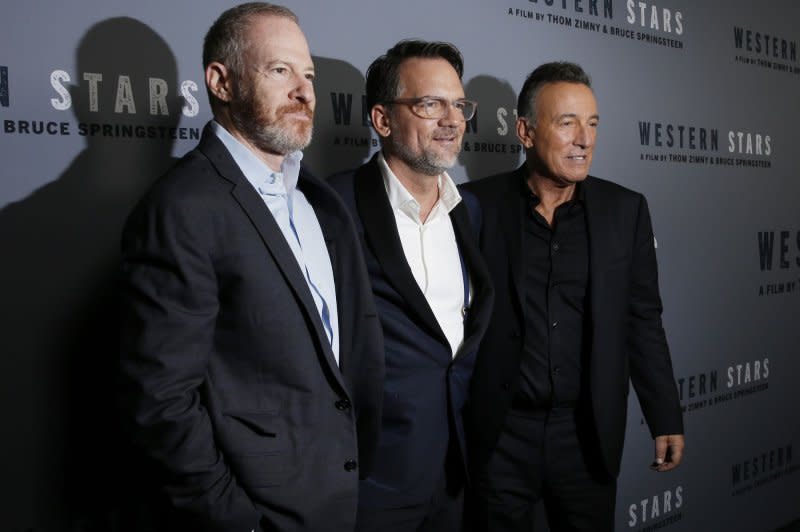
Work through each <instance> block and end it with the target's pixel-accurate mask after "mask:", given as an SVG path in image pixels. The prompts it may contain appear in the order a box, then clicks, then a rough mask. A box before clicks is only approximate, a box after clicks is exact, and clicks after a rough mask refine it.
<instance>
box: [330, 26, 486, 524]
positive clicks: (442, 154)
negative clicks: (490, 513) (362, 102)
mask: <svg viewBox="0 0 800 532" xmlns="http://www.w3.org/2000/svg"><path fill="white" fill-rule="evenodd" d="M462 71H463V62H462V58H461V54H460V52H459V51H458V50H457V49H456V48H455V47H454V46H452V45H450V44H447V43H441V42H424V41H402V42H400V43H398V44H397V45H395V46H394V47H392V48H391V49H390V50H388V51H387V52H386V54H385V55H383V56H381V57H379V58H378V59H376V60H375V61H374V62H373V63H372V65H371V66H370V67H369V70H368V71H367V105H368V107H369V109H370V117H371V119H372V127H373V128H374V129H375V132H376V133H377V134H378V136H379V137H380V141H381V150H380V152H378V153H377V154H376V155H375V156H374V157H373V158H372V159H371V160H370V161H369V162H368V163H366V164H365V165H363V166H361V167H360V168H358V169H356V170H355V171H353V172H350V173H347V174H342V175H338V176H335V177H333V178H331V180H330V182H331V184H332V185H333V186H334V188H335V189H336V190H337V191H338V192H339V193H340V194H341V196H342V198H343V199H344V201H345V204H346V205H347V206H348V208H349V209H350V211H351V213H352V215H353V217H354V218H355V220H356V227H357V229H358V232H359V233H360V234H361V237H362V246H363V250H364V256H365V258H366V262H367V269H368V270H369V275H370V279H371V281H372V291H373V293H374V295H375V300H376V304H377V307H378V314H379V316H380V320H381V324H382V325H383V334H384V338H385V344H386V380H385V382H384V395H383V408H384V410H383V419H382V424H381V433H380V440H379V446H378V451H377V454H376V460H375V468H374V469H373V471H372V473H371V474H370V476H369V477H368V478H367V479H366V480H364V481H363V482H362V483H361V491H360V494H359V511H358V520H357V530H360V531H363V532H372V531H378V530H380V531H381V532H392V531H395V532H408V531H417V530H422V531H431V532H434V531H435V532H446V531H451V530H452V531H456V530H460V528H461V514H462V511H463V487H464V482H465V468H466V466H465V460H466V455H465V440H464V428H463V420H462V411H463V408H464V403H465V401H466V398H467V390H468V384H469V379H470V376H471V374H472V368H473V365H474V362H475V353H476V351H477V347H478V343H479V342H480V339H481V337H482V335H483V332H484V330H485V328H486V324H487V321H488V318H489V313H490V310H491V302H492V289H491V287H490V283H489V279H488V272H487V271H486V266H485V264H484V263H483V261H482V260H481V257H480V253H479V251H478V248H477V245H476V243H475V241H474V240H473V239H474V231H475V230H476V229H477V224H478V223H479V219H478V211H477V209H476V208H475V207H476V205H475V203H474V198H470V197H468V195H467V196H464V197H462V196H461V195H460V194H459V192H458V190H457V188H456V186H455V184H454V183H453V180H452V179H451V178H450V176H448V175H447V172H446V169H447V168H449V167H451V166H452V165H453V164H454V163H455V161H456V159H457V156H458V153H459V150H460V147H461V141H462V137H463V134H464V129H465V122H466V120H469V119H470V118H471V117H472V116H473V115H474V112H475V105H476V104H475V103H474V102H472V101H469V100H466V99H465V98H464V89H463V87H462V84H461V75H462ZM470 200H471V201H470Z"/></svg>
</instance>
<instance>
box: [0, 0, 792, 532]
mask: <svg viewBox="0 0 800 532" xmlns="http://www.w3.org/2000/svg"><path fill="white" fill-rule="evenodd" d="M12 4H13V5H6V6H5V7H4V8H3V10H2V17H0V123H1V124H2V128H1V129H0V161H2V173H0V294H1V297H2V305H0V346H2V347H1V348H0V350H1V351H2V355H0V419H2V423H3V425H4V426H5V430H4V431H3V433H4V434H5V435H4V436H3V438H2V440H0V441H1V442H2V443H0V445H1V446H2V447H0V448H2V453H1V454H2V456H3V467H2V472H3V481H4V483H5V484H6V486H7V488H6V489H5V490H4V495H3V497H2V502H0V527H2V529H3V530H10V531H14V532H17V531H19V532H22V531H36V532H50V531H61V530H64V531H89V530H98V531H100V530H123V529H125V527H129V528H130V527H131V519H135V516H134V515H133V514H131V513H129V510H128V506H126V504H125V502H126V500H127V495H126V493H129V492H131V491H135V485H134V486H132V485H131V484H132V483H133V480H130V481H128V479H129V478H130V479H132V478H133V477H132V476H131V477H129V476H128V474H127V473H126V471H129V468H130V467H131V464H130V462H129V460H128V455H127V454H126V453H125V451H124V448H125V442H124V439H123V438H121V437H120V436H119V434H118V432H117V431H116V429H115V417H114V416H115V414H114V405H113V399H112V398H113V389H114V382H113V367H114V363H115V358H116V352H117V345H116V342H117V340H116V325H115V319H116V309H117V300H116V291H115V282H116V277H115V276H116V274H117V264H118V259H119V254H118V241H119V234H120V229H121V225H122V223H123V220H124V218H125V216H126V214H127V213H128V212H129V210H130V209H131V207H132V205H133V204H134V202H135V201H136V200H137V199H138V198H139V197H140V196H141V194H142V193H143V191H144V190H145V189H146V188H147V187H148V185H149V184H150V183H151V182H152V181H153V180H154V179H155V178H156V177H157V176H158V175H159V174H161V173H162V172H163V171H164V170H165V169H166V168H168V167H169V166H170V165H171V164H172V163H173V162H174V161H175V159H176V158H177V157H180V156H181V155H182V154H183V153H185V152H186V151H187V150H189V149H190V148H192V147H193V146H194V145H195V144H196V142H197V140H198V138H199V135H200V131H201V130H202V128H203V125H204V124H205V123H206V121H207V120H208V119H209V118H210V111H209V106H208V101H207V98H206V94H205V89H204V86H203V72H202V67H201V47H202V40H203V36H204V35H205V32H206V30H207V29H208V27H209V25H210V24H211V22H212V21H213V20H214V19H215V18H216V17H217V16H218V15H219V14H220V13H221V12H222V11H223V10H225V9H227V8H228V7H230V6H231V5H232V4H231V3H229V2H223V1H219V0H209V1H206V2H201V3H198V2H190V1H188V0H175V1H171V2H155V1H141V2H104V1H100V0H78V1H73V2H58V1H55V0H44V1H37V2H25V3H23V2H12ZM288 5H289V7H291V8H292V9H294V10H295V11H296V13H297V14H298V15H299V17H300V22H301V25H302V27H303V28H304V30H305V32H306V34H307V37H308V40H309V43H310V45H311V49H312V53H313V54H314V60H315V63H316V68H317V74H318V77H317V80H318V81H317V82H316V90H317V98H318V107H317V109H318V113H317V118H316V132H315V138H314V141H313V145H312V147H310V148H309V150H308V151H307V153H306V162H307V163H308V165H309V166H310V168H311V169H312V170H313V171H314V172H315V173H317V174H318V175H328V174H331V173H333V172H335V171H339V170H343V169H346V168H350V167H354V166H357V165H359V164H361V163H362V162H363V161H365V160H366V159H367V158H368V157H369V155H370V154H371V153H373V152H374V151H375V150H376V149H377V138H376V136H375V135H374V134H372V133H371V131H370V129H369V127H368V124H367V109H366V108H365V105H364V72H365V70H366V68H367V66H368V65H369V64H370V62H371V61H372V60H373V59H374V58H375V57H377V56H378V55H379V54H381V53H383V52H384V51H385V50H386V49H387V48H389V47H390V46H391V45H393V44H394V43H395V42H396V41H398V40H400V39H403V38H409V37H420V38H424V39H430V40H447V41H451V42H453V43H454V44H456V45H457V46H458V47H459V48H460V49H461V51H462V52H463V54H464V57H465V60H466V69H465V74H464V86H465V89H466V93H467V96H468V97H470V98H472V99H475V100H478V101H479V107H478V114H477V116H476V117H475V118H474V119H473V120H472V121H471V122H470V123H469V125H468V130H467V133H466V135H465V137H464V145H463V150H462V154H461V156H460V158H459V162H458V165H457V166H456V167H455V168H454V170H453V172H452V174H453V175H454V177H455V178H456V180H457V181H466V180H474V179H480V178H481V177H484V176H486V175H489V174H493V173H497V172H500V171H505V170H508V169H511V168H514V167H516V166H517V165H519V164H520V163H521V161H522V154H521V152H520V145H519V144H518V142H517V140H516V137H515V134H514V127H513V124H514V120H515V117H516V93H517V92H518V91H519V89H520V88H521V86H522V83H523V81H524V79H525V77H526V75H527V74H528V73H529V72H530V71H531V70H532V69H533V68H534V67H536V66H537V65H538V64H540V63H542V62H545V61H551V60H559V59H566V60H571V61H575V62H578V63H580V64H581V65H582V66H583V67H584V68H585V69H586V70H587V71H588V72H589V74H590V75H591V76H592V80H593V85H594V89H595V92H596V95H597V99H598V103H599V108H600V115H601V126H600V129H599V138H598V145H597V148H596V155H595V159H594V160H595V162H594V167H593V170H592V173H593V174H594V175H597V176H600V177H605V178H608V179H611V180H614V181H617V182H619V183H621V184H623V185H625V186H628V187H630V188H633V189H635V190H638V191H641V192H643V193H644V194H645V195H646V196H647V198H648V199H649V203H650V207H651V211H652V216H653V224H654V229H655V233H656V239H657V245H658V259H659V266H660V275H661V289H662V295H663V300H664V305H665V312H664V322H665V326H666V329H667V334H668V338H669V341H670V346H671V349H672V354H673V361H674V366H675V371H676V386H677V387H678V389H679V391H680V397H681V404H682V406H683V408H684V410H685V419H686V434H687V453H686V457H685V461H684V464H683V465H682V466H681V467H680V468H679V469H678V470H676V471H674V472H672V473H669V474H656V473H653V472H651V471H650V470H649V469H648V467H647V466H648V465H649V464H650V462H651V461H652V454H653V450H652V442H651V440H650V437H649V434H648V430H647V426H646V425H645V424H644V423H643V421H642V417H641V411H640V410H639V407H638V404H637V403H636V399H635V396H634V394H631V408H630V414H629V419H628V432H627V438H626V447H625V456H624V461H623V467H622V473H621V476H620V481H619V495H618V502H617V528H618V530H621V531H628V530H630V531H634V530H635V531H641V530H656V529H666V530H670V531H676V532H677V531H697V530H720V531H747V532H751V531H768V530H773V529H775V528H776V527H778V526H780V525H782V524H785V523H787V522H790V521H792V520H794V519H797V518H800V504H799V503H798V501H800V471H798V470H799V469H800V456H798V452H800V447H798V446H800V413H799V409H798V405H800V322H799V321H798V316H800V163H798V153H800V150H798V147H797V146H796V145H795V144H796V142H797V137H798V133H797V131H798V124H800V58H799V57H798V44H800V28H799V27H798V24H799V23H800V4H798V3H797V1H796V0H772V1H769V2H756V1H753V0H707V1H704V2H698V1H693V0H660V1H658V2H652V1H650V0H646V1H642V0H491V1H487V0H438V1H436V2H431V1H430V0H403V1H397V0H384V1H379V2H366V1H363V0H338V1H336V2H330V1H322V0H308V1H290V2H289V3H288ZM126 468H127V469H126ZM133 527H134V529H135V523H134V525H133Z"/></svg>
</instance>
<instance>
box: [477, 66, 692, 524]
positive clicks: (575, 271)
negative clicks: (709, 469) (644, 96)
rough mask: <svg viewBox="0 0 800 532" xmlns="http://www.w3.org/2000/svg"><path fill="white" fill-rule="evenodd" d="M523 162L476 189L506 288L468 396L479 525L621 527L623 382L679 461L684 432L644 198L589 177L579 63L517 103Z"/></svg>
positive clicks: (667, 458)
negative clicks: (538, 508)
mask: <svg viewBox="0 0 800 532" xmlns="http://www.w3.org/2000/svg"><path fill="white" fill-rule="evenodd" d="M518 114H519V118H518V120H517V123H516V128H517V135H518V136H519V139H520V142H521V143H522V145H523V147H524V148H525V153H526V159H527V160H526V162H525V164H523V165H522V166H521V167H520V168H519V169H517V170H516V171H514V172H511V173H507V174H501V175H497V176H494V177H490V178H487V179H484V180H481V181H478V182H474V183H470V184H468V185H466V186H465V187H464V188H466V189H467V190H469V191H471V192H473V193H474V194H475V195H476V196H477V197H478V200H479V202H480V204H481V207H482V210H483V225H482V230H481V250H482V251H483V253H484V256H485V257H486V259H487V262H488V264H489V269H490V273H491V276H492V280H493V282H494V286H495V287H496V290H497V297H496V299H495V307H494V313H493V317H492V322H491V323H490V325H489V329H488V331H487V333H486V336H485V337H484V340H483V343H482V344H481V350H480V352H479V355H478V361H477V363H476V368H475V374H474V378H473V382H472V388H471V392H470V393H471V394H470V415H469V421H470V423H469V425H468V428H469V429H470V430H469V434H470V442H471V449H470V450H471V459H472V462H473V465H474V477H475V483H476V494H477V498H478V501H479V504H478V505H477V506H478V510H479V511H478V514H479V519H478V522H479V527H480V529H481V530H490V531H491V532H501V531H512V530H514V531H517V530H519V531H523V530H524V531H530V530H532V527H533V512H532V509H533V506H534V504H535V503H536V502H537V501H539V500H540V499H541V500H543V502H544V505H545V509H546V512H547V517H548V521H549V524H550V528H551V529H552V530H554V531H561V530H587V531H588V530H592V531H599V530H608V531H611V530H613V529H614V505H615V497H616V477H617V475H618V473H619V465H620V460H621V456H622V445H623V439H624V436H625V421H626V409H627V396H628V389H629V381H631V382H633V385H634V388H635V389H636V392H637V394H638V397H639V401H640V403H641V405H642V411H643V412H644V415H645V418H646V419H647V422H648V425H649V427H650V430H651V433H652V435H653V437H654V438H655V448H656V449H655V462H654V464H653V466H652V467H653V468H654V469H656V470H658V471H668V470H670V469H672V468H674V467H676V466H677V465H678V464H679V463H680V461H681V456H682V452H683V447H684V438H683V434H682V433H683V423H682V417H681V410H680V404H679V400H678V394H677V390H676V387H675V381H674V377H673V371H672V363H671V360H670V355H669V350H668V347H667V342H666V336H665V333H664V329H663V327H662V324H661V299H660V297H659V292H658V274H657V267H656V256H655V246H654V239H653V233H652V229H651V225H650V215H649V213H648V209H647V203H646V201H645V199H644V197H643V196H642V195H641V194H638V193H636V192H633V191H631V190H628V189H625V188H623V187H621V186H619V185H615V184H613V183H611V182H608V181H605V180H602V179H598V178H596V177H591V176H589V175H588V173H589V168H590V166H591V162H592V154H593V149H594V144H595V139H596V135H597V126H598V122H599V115H598V112H597V103H596V101H595V98H594V94H593V92H592V89H591V86H590V81H589V77H588V76H587V75H586V74H585V73H584V72H583V70H582V69H581V68H580V67H579V66H578V65H575V64H571V63H548V64H545V65H542V66H540V67H539V68H537V69H536V70H534V71H533V72H532V73H531V75H530V76H529V77H528V79H527V80H526V81H525V84H524V86H523V88H522V91H521V93H520V95H519V102H518Z"/></svg>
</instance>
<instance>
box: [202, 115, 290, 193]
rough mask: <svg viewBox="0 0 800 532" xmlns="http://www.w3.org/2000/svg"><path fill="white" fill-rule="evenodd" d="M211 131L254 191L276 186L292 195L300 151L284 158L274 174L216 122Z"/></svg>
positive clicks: (213, 122)
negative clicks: (279, 168) (278, 169)
mask: <svg viewBox="0 0 800 532" xmlns="http://www.w3.org/2000/svg"><path fill="white" fill-rule="evenodd" d="M211 129H212V131H214V134H215V135H216V136H217V137H218V138H219V140H220V141H222V144H224V145H225V147H226V148H227V149H228V151H229V152H230V154H231V157H233V160H234V162H236V164H237V165H238V166H239V169H240V170H241V171H242V173H243V174H244V177H245V178H247V180H248V181H249V182H250V184H251V185H253V187H255V189H256V190H259V191H261V190H263V189H264V188H265V186H266V187H267V188H272V187H275V186H277V187H281V188H283V189H284V191H285V193H286V194H287V195H289V196H291V195H292V192H293V191H294V189H295V188H296V187H297V181H298V179H299V177H300V161H302V160H303V152H302V151H299V150H298V151H294V152H292V153H290V154H288V155H287V156H286V157H284V158H283V164H282V165H281V170H280V172H276V171H275V170H273V169H272V168H270V167H269V166H268V165H267V164H266V163H264V161H262V160H261V159H259V158H258V157H257V156H256V154H254V153H253V152H252V151H251V150H250V149H249V148H248V147H247V146H245V145H244V144H242V143H241V142H239V141H238V140H237V139H236V138H235V137H234V136H233V135H231V134H230V133H229V132H228V130H226V129H225V128H224V127H223V126H222V124H220V123H219V122H217V121H216V120H212V121H211Z"/></svg>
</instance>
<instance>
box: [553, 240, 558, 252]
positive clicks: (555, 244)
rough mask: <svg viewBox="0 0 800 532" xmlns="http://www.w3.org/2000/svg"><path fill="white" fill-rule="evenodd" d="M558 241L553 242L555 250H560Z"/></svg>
mask: <svg viewBox="0 0 800 532" xmlns="http://www.w3.org/2000/svg"><path fill="white" fill-rule="evenodd" d="M558 247H559V246H558V242H553V251H558Z"/></svg>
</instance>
